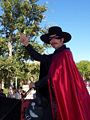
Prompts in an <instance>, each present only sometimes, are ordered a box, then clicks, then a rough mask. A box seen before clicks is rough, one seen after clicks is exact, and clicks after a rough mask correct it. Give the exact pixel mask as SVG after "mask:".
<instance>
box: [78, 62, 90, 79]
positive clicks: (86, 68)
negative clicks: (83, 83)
mask: <svg viewBox="0 0 90 120" xmlns="http://www.w3.org/2000/svg"><path fill="white" fill-rule="evenodd" d="M77 67H78V69H79V71H80V73H81V74H82V76H83V77H84V78H85V79H87V80H90V62H89V61H83V60H82V61H80V62H79V63H77Z"/></svg>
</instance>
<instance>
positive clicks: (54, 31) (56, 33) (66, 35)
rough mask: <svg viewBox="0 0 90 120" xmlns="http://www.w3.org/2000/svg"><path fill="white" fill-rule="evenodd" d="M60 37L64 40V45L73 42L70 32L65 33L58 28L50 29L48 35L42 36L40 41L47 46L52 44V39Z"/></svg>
mask: <svg viewBox="0 0 90 120" xmlns="http://www.w3.org/2000/svg"><path fill="white" fill-rule="evenodd" d="M52 35H54V36H58V37H59V38H64V43H66V42H69V41H70V40H71V35H70V34H69V33H68V32H63V31H62V29H61V28H60V27H58V26H52V27H50V28H49V29H48V33H47V34H43V35H41V37H40V39H41V40H42V41H43V42H44V43H47V44H50V40H51V39H50V37H51V36H52Z"/></svg>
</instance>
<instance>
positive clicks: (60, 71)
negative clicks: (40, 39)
mask: <svg viewBox="0 0 90 120" xmlns="http://www.w3.org/2000/svg"><path fill="white" fill-rule="evenodd" d="M49 78H50V79H49V80H48V83H49V90H50V96H51V99H52V92H51V87H50V86H51V85H50V84H52V88H53V91H54V94H55V99H56V105H57V118H56V119H55V120H90V96H89V93H88V91H87V89H86V86H85V84H84V81H83V79H82V77H81V75H80V73H79V71H78V69H77V67H76V65H75V62H74V61H73V57H72V53H71V52H70V50H63V52H60V53H58V54H57V55H55V56H54V57H53V60H52V64H51V66H50V70H49ZM50 80H51V83H50ZM51 102H52V101H51ZM53 115H54V114H53Z"/></svg>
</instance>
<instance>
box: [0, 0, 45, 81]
mask: <svg viewBox="0 0 90 120" xmlns="http://www.w3.org/2000/svg"><path fill="white" fill-rule="evenodd" d="M37 2H38V0H1V1H0V6H1V8H2V15H1V16H0V25H1V29H0V36H1V38H0V45H1V46H0V59H1V63H2V61H3V60H4V61H5V62H4V63H2V64H1V66H3V67H1V69H0V72H1V75H2V73H3V74H4V71H5V74H6V73H7V74H9V76H10V75H11V74H12V76H11V78H12V77H13V76H18V78H21V77H23V79H24V78H25V77H26V76H27V75H26V74H28V72H29V71H30V69H28V68H26V62H25V61H27V60H28V59H31V58H30V57H28V53H27V52H26V51H25V50H24V49H25V48H24V47H23V46H22V45H21V43H20V42H19V39H20V34H21V33H22V32H24V33H25V34H26V35H27V36H28V37H29V38H30V43H31V44H33V46H34V47H35V48H36V49H37V50H39V52H40V53H42V52H44V47H43V46H42V45H40V44H38V41H37V40H36V37H37V36H39V34H40V32H42V31H43V30H42V29H41V27H40V23H41V22H42V19H43V18H44V15H43V13H44V12H45V11H46V7H45V5H42V6H40V5H38V4H37ZM10 66H11V67H10ZM6 68H7V69H6ZM33 69H36V68H33ZM38 69H39V68H38ZM2 71H3V72H2ZM13 71H14V73H13ZM20 76H21V77H20ZM2 78H3V79H6V78H5V75H2ZM8 79H10V77H8ZM26 79H27V78H26Z"/></svg>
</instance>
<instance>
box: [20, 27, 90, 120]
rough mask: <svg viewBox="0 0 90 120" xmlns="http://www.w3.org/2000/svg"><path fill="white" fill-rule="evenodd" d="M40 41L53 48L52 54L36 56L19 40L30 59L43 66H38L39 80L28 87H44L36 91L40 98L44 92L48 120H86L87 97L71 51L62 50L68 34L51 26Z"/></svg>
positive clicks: (24, 39) (89, 99)
mask: <svg viewBox="0 0 90 120" xmlns="http://www.w3.org/2000/svg"><path fill="white" fill-rule="evenodd" d="M40 39H41V40H42V41H43V42H44V43H47V44H50V45H51V46H52V47H53V48H55V51H54V53H52V54H50V55H40V54H39V53H37V52H36V51H35V50H34V49H33V48H32V46H31V45H30V44H29V42H28V38H27V37H26V36H25V35H24V34H22V35H21V37H20V40H21V42H22V43H23V44H24V46H25V47H26V49H27V50H28V52H29V53H30V55H31V57H33V58H34V59H35V60H37V61H40V62H41V65H42V64H43V67H41V66H40V68H41V69H40V70H41V71H42V73H40V79H39V81H38V82H36V83H31V84H30V88H33V87H35V88H39V89H40V88H44V87H45V85H46V86H47V88H46V89H44V90H43V91H39V92H41V93H43V94H42V95H46V94H44V92H45V93H47V95H46V96H48V97H47V98H48V102H49V103H51V108H52V117H51V120H76V119H77V120H90V114H89V112H90V96H89V93H88V91H87V89H86V86H85V84H84V81H83V79H82V77H81V75H80V73H79V71H78V69H77V67H76V64H75V62H74V59H73V55H72V52H71V50H70V48H67V47H66V43H67V42H69V41H70V40H71V34H70V33H68V32H64V31H62V29H61V28H60V27H59V26H52V27H50V28H49V29H48V33H47V34H43V35H42V36H41V37H40ZM41 71H40V72H41ZM40 90H42V89H40ZM46 90H47V92H46ZM49 110H50V109H49ZM47 115H48V114H47ZM43 119H44V118H43ZM49 120H50V119H49Z"/></svg>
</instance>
